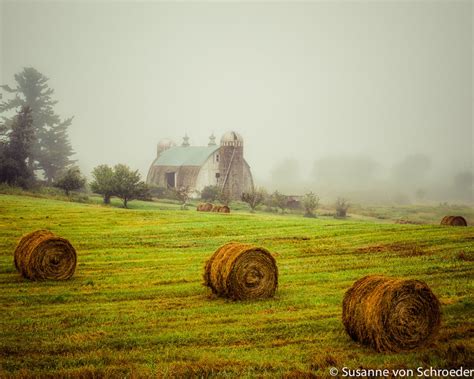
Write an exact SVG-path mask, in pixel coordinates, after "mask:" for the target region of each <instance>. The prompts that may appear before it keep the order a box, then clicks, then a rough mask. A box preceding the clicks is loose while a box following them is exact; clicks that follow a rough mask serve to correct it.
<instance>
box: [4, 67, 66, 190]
mask: <svg viewBox="0 0 474 379" xmlns="http://www.w3.org/2000/svg"><path fill="white" fill-rule="evenodd" d="M48 80H49V79H48V78H47V77H46V76H44V75H43V74H41V73H40V72H38V71H37V70H35V69H34V68H32V67H26V68H24V69H23V71H21V72H20V73H18V74H16V75H15V81H16V87H15V88H10V87H9V86H8V85H2V86H0V87H1V88H2V89H3V90H4V91H6V92H7V93H10V94H12V95H14V97H13V98H12V99H10V100H5V101H3V102H1V103H0V112H2V113H4V112H8V111H11V110H13V109H19V108H21V107H24V106H29V107H30V108H31V116H32V118H33V141H32V144H31V149H30V151H29V156H28V167H29V169H30V170H31V171H34V170H37V169H42V170H43V171H44V175H45V177H46V179H47V180H48V182H50V183H51V182H52V181H53V180H54V179H55V178H56V176H57V175H58V174H59V172H60V171H62V170H64V169H65V168H66V167H67V166H68V165H69V164H71V163H72V161H71V160H70V157H71V155H72V154H73V151H72V148H71V146H70V144H69V138H68V135H67V128H68V126H69V125H70V124H71V122H72V118H68V119H65V120H61V118H60V117H59V116H58V115H57V114H56V113H55V112H54V109H53V107H54V105H56V103H57V101H55V100H53V99H52V97H51V96H52V94H53V93H54V91H53V89H51V88H49V86H48ZM3 120H4V125H6V126H8V125H11V121H12V120H11V119H9V118H8V117H5V116H4V117H3Z"/></svg>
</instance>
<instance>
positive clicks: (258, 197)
mask: <svg viewBox="0 0 474 379" xmlns="http://www.w3.org/2000/svg"><path fill="white" fill-rule="evenodd" d="M241 199H242V201H243V202H244V203H247V204H248V205H249V207H250V211H251V212H252V213H254V212H255V209H256V208H257V206H258V205H259V204H261V203H262V202H263V200H264V199H265V191H264V190H263V189H262V188H259V189H255V188H252V191H251V192H244V193H243V194H242V197H241Z"/></svg>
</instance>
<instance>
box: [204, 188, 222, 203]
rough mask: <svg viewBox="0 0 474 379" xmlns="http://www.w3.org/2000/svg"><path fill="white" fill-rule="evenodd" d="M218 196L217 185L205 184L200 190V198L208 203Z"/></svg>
mask: <svg viewBox="0 0 474 379" xmlns="http://www.w3.org/2000/svg"><path fill="white" fill-rule="evenodd" d="M218 197H219V188H218V187H217V186H206V187H204V188H203V189H202V191H201V199H202V200H204V201H208V202H210V203H212V202H214V201H216V200H217V198H218Z"/></svg>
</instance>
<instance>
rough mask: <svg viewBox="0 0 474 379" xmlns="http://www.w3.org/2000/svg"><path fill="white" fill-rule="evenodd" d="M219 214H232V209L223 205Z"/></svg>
mask: <svg viewBox="0 0 474 379" xmlns="http://www.w3.org/2000/svg"><path fill="white" fill-rule="evenodd" d="M217 212H219V213H230V208H229V207H228V206H227V205H222V206H221V207H219V210H218V211H217Z"/></svg>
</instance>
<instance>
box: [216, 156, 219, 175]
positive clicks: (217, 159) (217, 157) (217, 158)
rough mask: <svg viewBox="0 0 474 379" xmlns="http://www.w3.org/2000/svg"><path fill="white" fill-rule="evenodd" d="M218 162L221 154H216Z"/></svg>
mask: <svg viewBox="0 0 474 379" xmlns="http://www.w3.org/2000/svg"><path fill="white" fill-rule="evenodd" d="M216 162H219V154H216ZM216 175H217V174H216Z"/></svg>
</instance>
